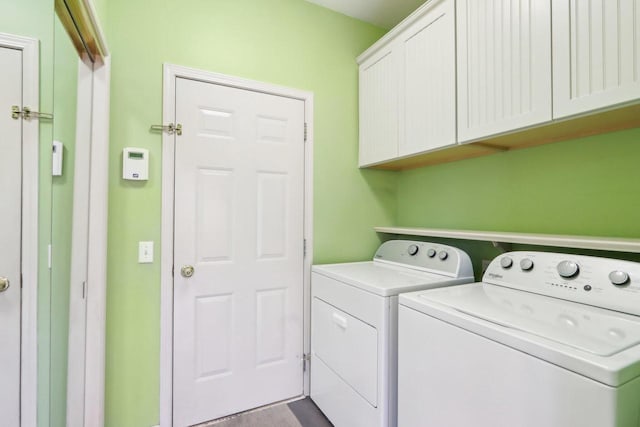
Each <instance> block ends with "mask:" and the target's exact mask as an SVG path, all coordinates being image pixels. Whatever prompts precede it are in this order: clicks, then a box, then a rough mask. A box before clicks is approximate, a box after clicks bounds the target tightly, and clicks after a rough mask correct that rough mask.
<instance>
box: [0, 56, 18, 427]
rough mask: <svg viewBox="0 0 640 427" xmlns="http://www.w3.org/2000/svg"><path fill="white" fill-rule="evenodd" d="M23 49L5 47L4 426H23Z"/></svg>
mask: <svg viewBox="0 0 640 427" xmlns="http://www.w3.org/2000/svg"><path fill="white" fill-rule="evenodd" d="M13 105H16V106H18V107H22V51H21V50H18V49H9V48H5V47H0V106H1V107H2V114H1V115H0V129H2V138H0V153H2V154H1V155H0V186H1V188H2V207H1V208H0V236H2V244H1V245H0V277H2V278H3V279H6V280H8V281H9V284H8V288H7V287H6V286H7V285H6V284H5V285H0V420H1V421H0V425H3V426H16V427H18V426H20V319H21V314H20V313H21V296H22V295H21V284H20V281H21V278H20V273H21V259H20V254H21V252H22V251H21V247H22V238H21V227H22V186H21V184H22V120H20V119H17V120H16V119H13V118H12V117H11V114H10V111H11V106H13Z"/></svg>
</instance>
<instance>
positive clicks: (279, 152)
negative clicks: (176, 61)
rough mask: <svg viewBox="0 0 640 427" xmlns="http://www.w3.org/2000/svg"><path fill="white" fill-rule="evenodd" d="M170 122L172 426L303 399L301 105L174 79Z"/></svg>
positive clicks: (221, 87) (270, 96) (222, 87)
mask: <svg viewBox="0 0 640 427" xmlns="http://www.w3.org/2000/svg"><path fill="white" fill-rule="evenodd" d="M176 121H177V122H178V123H181V124H182V125H183V134H182V136H179V137H177V139H176V157H175V159H176V160H175V239H174V242H175V249H174V258H175V275H174V277H175V278H174V358H173V374H174V380H173V384H174V389H173V393H174V394H173V402H174V412H173V414H174V422H173V426H174V427H184V426H190V425H194V424H198V423H201V422H203V421H208V420H212V419H216V418H220V417H223V416H226V415H229V414H234V413H237V412H241V411H245V410H247V409H252V408H255V407H258V406H262V405H266V404H269V403H273V402H276V401H280V400H284V399H288V398H292V397H296V396H299V395H301V394H302V392H303V377H302V375H303V371H302V357H303V348H302V345H303V333H302V332H303V330H302V322H303V288H302V285H303V221H304V102H303V101H301V100H298V99H292V98H286V97H282V96H275V95H270V94H265V93H259V92H254V91H250V90H243V89H237V88H233V87H228V86H222V85H217V84H212V83H206V82H200V81H195V80H188V79H183V78H178V79H177V80H176ZM187 265H190V266H192V267H193V268H194V271H193V276H192V277H189V275H188V274H186V273H185V274H181V270H182V267H183V266H187Z"/></svg>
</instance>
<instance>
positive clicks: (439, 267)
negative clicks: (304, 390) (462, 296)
mask: <svg viewBox="0 0 640 427" xmlns="http://www.w3.org/2000/svg"><path fill="white" fill-rule="evenodd" d="M470 282H473V268H472V266H471V261H470V259H469V256H468V255H467V254H466V253H464V252H463V251H461V250H459V249H456V248H453V247H451V246H445V245H440V244H434V243H425V242H414V241H406V240H392V241H389V242H386V243H384V244H383V245H382V246H380V248H378V251H377V252H376V254H375V256H374V259H373V261H368V262H356V263H345V264H331V265H316V266H314V267H313V271H312V277H311V287H312V309H311V310H312V311H311V316H312V318H311V398H312V399H313V401H314V402H315V403H316V404H317V405H318V407H319V408H320V409H321V410H322V412H324V414H325V415H326V416H327V417H328V418H329V420H331V422H332V423H333V424H334V425H335V426H336V427H395V426H396V425H397V417H396V413H397V412H396V409H397V398H396V394H397V393H396V392H397V342H398V341H397V322H398V305H397V304H398V294H399V293H400V292H408V291H415V290H419V289H429V288H436V287H441V286H450V285H457V284H461V283H470Z"/></svg>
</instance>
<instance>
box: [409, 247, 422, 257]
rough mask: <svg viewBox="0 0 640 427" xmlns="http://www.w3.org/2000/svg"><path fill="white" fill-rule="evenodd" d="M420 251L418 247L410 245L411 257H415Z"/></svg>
mask: <svg viewBox="0 0 640 427" xmlns="http://www.w3.org/2000/svg"><path fill="white" fill-rule="evenodd" d="M419 250H420V248H418V245H410V246H409V248H408V249H407V252H409V255H411V256H414V255H415V254H417V253H418V251H419Z"/></svg>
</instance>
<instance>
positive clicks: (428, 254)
mask: <svg viewBox="0 0 640 427" xmlns="http://www.w3.org/2000/svg"><path fill="white" fill-rule="evenodd" d="M427 256H428V257H429V258H433V257H434V256H436V250H435V249H433V248H431V249H429V250H428V251H427Z"/></svg>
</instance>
